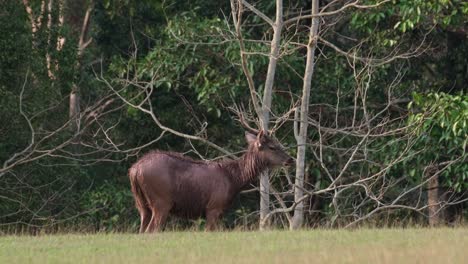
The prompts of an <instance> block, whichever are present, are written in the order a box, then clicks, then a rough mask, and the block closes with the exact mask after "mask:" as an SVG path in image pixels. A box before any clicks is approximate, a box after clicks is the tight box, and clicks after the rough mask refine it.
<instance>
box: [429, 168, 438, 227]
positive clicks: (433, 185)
mask: <svg viewBox="0 0 468 264" xmlns="http://www.w3.org/2000/svg"><path fill="white" fill-rule="evenodd" d="M426 177H427V178H428V182H427V211H428V212H427V215H428V219H429V225H430V226H432V227H435V226H438V225H440V216H439V210H440V207H441V206H440V202H439V175H438V174H437V173H436V169H435V168H434V166H433V165H430V166H428V167H427V168H426Z"/></svg>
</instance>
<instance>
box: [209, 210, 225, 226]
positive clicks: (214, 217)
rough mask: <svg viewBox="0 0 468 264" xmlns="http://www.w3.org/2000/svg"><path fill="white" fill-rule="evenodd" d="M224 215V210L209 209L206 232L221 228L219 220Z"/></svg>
mask: <svg viewBox="0 0 468 264" xmlns="http://www.w3.org/2000/svg"><path fill="white" fill-rule="evenodd" d="M222 214H223V210H220V209H209V210H207V211H206V227H205V231H215V230H217V229H218V228H219V219H220V218H221V216H222Z"/></svg>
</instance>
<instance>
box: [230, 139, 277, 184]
mask: <svg viewBox="0 0 468 264" xmlns="http://www.w3.org/2000/svg"><path fill="white" fill-rule="evenodd" d="M238 165H239V173H238V174H237V175H236V176H237V178H238V182H239V184H240V185H241V186H244V185H246V184H248V183H249V182H251V181H253V180H254V179H256V178H257V177H258V176H259V175H260V174H261V173H262V172H263V171H265V170H266V169H267V168H268V167H269V166H268V162H267V161H266V160H264V159H263V158H262V157H261V156H260V155H258V153H257V152H256V151H254V150H252V149H251V148H249V149H248V150H247V152H246V153H245V154H244V155H242V157H240V158H239V160H238Z"/></svg>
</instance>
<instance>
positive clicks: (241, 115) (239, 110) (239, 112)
mask: <svg viewBox="0 0 468 264" xmlns="http://www.w3.org/2000/svg"><path fill="white" fill-rule="evenodd" d="M230 109H231V111H232V112H234V113H235V114H236V115H237V116H238V117H239V122H240V123H241V125H242V126H243V127H244V128H245V129H246V130H247V131H249V132H251V133H253V134H255V135H257V134H258V133H259V132H260V130H258V129H255V128H253V127H251V126H250V125H249V124H248V123H247V121H246V120H245V117H244V112H245V111H244V108H243V107H241V108H239V107H238V106H237V105H234V106H233V107H230Z"/></svg>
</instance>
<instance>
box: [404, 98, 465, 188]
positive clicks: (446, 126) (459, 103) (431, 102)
mask: <svg viewBox="0 0 468 264" xmlns="http://www.w3.org/2000/svg"><path fill="white" fill-rule="evenodd" d="M413 99H414V100H413V103H412V104H410V108H414V109H415V110H420V112H414V111H413V112H412V114H411V115H410V117H409V119H408V122H409V123H410V124H412V125H416V127H417V128H416V130H415V131H414V132H415V133H417V136H418V137H419V138H418V143H417V144H418V146H420V147H424V148H425V150H424V152H422V154H420V155H418V156H417V158H416V160H418V164H421V165H423V164H426V165H427V164H429V163H430V162H436V163H443V162H448V161H455V163H454V164H451V165H450V166H448V167H447V169H446V170H444V172H443V173H442V176H443V183H444V184H445V185H446V186H449V187H452V188H454V189H455V190H456V191H457V192H461V191H465V190H467V189H468V163H467V162H466V161H467V153H466V150H467V141H468V96H467V95H465V94H463V93H462V94H458V95H449V94H445V93H430V94H428V95H421V94H417V93H415V94H413ZM421 169H423V168H421V167H418V166H416V167H414V168H413V170H412V173H411V174H415V170H421Z"/></svg>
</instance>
